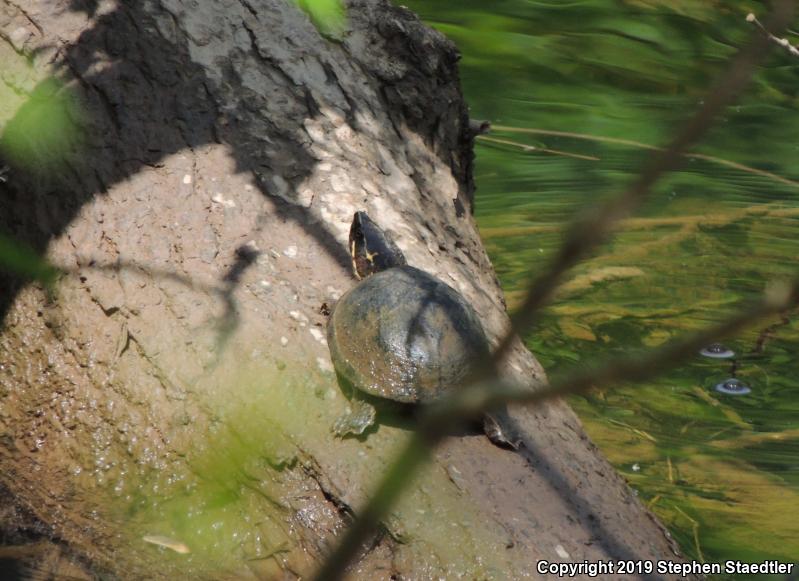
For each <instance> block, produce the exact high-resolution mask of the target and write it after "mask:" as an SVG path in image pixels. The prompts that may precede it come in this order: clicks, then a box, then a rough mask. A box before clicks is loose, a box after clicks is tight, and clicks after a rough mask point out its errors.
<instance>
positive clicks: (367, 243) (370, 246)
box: [350, 212, 405, 280]
mask: <svg viewBox="0 0 799 581" xmlns="http://www.w3.org/2000/svg"><path fill="white" fill-rule="evenodd" d="M350 257H351V258H352V269H353V271H354V272H355V276H356V277H357V278H358V279H359V280H360V279H363V278H366V277H367V276H369V275H370V274H374V273H376V272H380V271H381V270H387V269H389V268H393V267H395V266H401V265H403V264H405V256H403V254H402V251H401V250H400V249H399V248H397V245H396V244H394V241H393V240H391V239H390V238H389V237H388V236H386V233H385V232H383V231H382V230H381V229H380V228H379V227H378V225H377V224H375V223H374V222H373V221H372V219H371V218H370V217H369V216H367V215H366V212H355V217H354V218H353V219H352V226H351V227H350Z"/></svg>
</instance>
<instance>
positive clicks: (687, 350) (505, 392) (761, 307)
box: [315, 280, 799, 581]
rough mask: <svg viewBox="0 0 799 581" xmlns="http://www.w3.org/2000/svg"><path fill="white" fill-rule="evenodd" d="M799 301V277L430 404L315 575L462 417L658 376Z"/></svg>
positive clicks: (364, 530)
mask: <svg viewBox="0 0 799 581" xmlns="http://www.w3.org/2000/svg"><path fill="white" fill-rule="evenodd" d="M797 302H799V280H797V281H796V282H795V283H793V284H791V285H781V286H778V287H776V288H774V289H772V291H771V292H768V293H766V295H765V297H764V298H763V300H761V301H760V302H759V303H756V304H755V305H753V306H751V307H749V308H747V309H743V310H742V311H741V312H740V313H739V314H737V315H735V316H733V317H731V318H730V319H728V320H726V321H723V322H722V323H719V324H717V325H715V326H712V327H710V328H708V329H706V330H704V331H701V332H699V333H696V334H694V335H692V336H690V337H688V338H686V339H682V340H677V341H674V342H672V343H669V344H667V345H665V346H664V347H661V348H660V349H657V350H655V351H652V352H650V353H648V354H645V355H641V356H628V357H624V358H620V359H616V360H612V361H610V362H609V363H606V364H604V365H602V366H601V367H599V368H594V369H591V368H586V369H581V370H577V371H574V372H572V373H570V374H568V375H566V376H565V377H563V378H562V379H553V380H552V382H551V383H550V384H549V386H547V387H544V388H542V389H539V390H537V391H530V390H529V389H527V388H526V387H525V386H518V385H511V384H509V383H505V382H500V381H498V380H493V381H489V382H483V383H474V384H471V385H469V386H467V387H466V388H464V389H463V390H461V391H458V392H456V393H454V394H453V395H452V396H451V397H448V398H447V399H446V400H442V401H440V402H438V403H437V404H436V405H433V406H431V407H430V408H429V409H428V410H427V413H426V414H425V415H424V416H423V417H422V419H421V421H420V423H419V426H418V429H417V430H416V431H415V432H414V433H413V435H412V436H411V439H410V441H409V443H408V444H407V446H406V447H405V448H404V449H403V450H402V451H401V452H400V454H399V456H398V457H397V459H396V460H395V461H394V463H393V464H392V465H391V466H390V467H389V470H388V472H387V473H386V474H385V475H384V476H383V478H382V479H381V481H380V484H379V485H378V487H377V489H376V492H375V493H374V494H373V495H372V496H371V497H370V499H369V501H368V502H367V504H366V506H365V507H364V508H363V509H362V510H361V511H359V513H358V518H356V520H355V521H354V522H353V524H352V525H351V527H350V528H349V529H348V530H347V532H346V533H345V534H344V537H343V538H342V540H341V542H340V544H339V545H338V546H337V547H336V549H335V551H334V552H333V553H332V554H331V555H330V556H329V557H328V559H327V560H326V561H325V562H324V563H323V565H322V568H321V569H320V570H319V571H318V572H317V573H316V576H315V579H317V580H319V581H321V580H325V581H327V580H335V579H340V578H341V577H342V576H343V574H344V570H345V568H346V566H347V565H348V564H349V562H350V560H351V559H352V558H353V557H354V556H355V555H356V554H357V552H358V550H359V549H360V547H361V545H362V543H363V542H364V540H365V539H366V538H367V537H368V535H369V534H370V533H371V532H372V531H373V530H374V529H375V528H376V527H377V526H378V524H379V523H380V520H381V519H382V518H383V516H384V515H385V514H386V513H387V511H388V509H389V508H390V507H391V505H392V504H393V503H394V502H395V501H396V500H397V498H398V497H399V495H400V493H401V492H402V490H403V488H404V487H405V485H406V483H407V482H408V480H409V479H410V478H412V477H413V475H414V474H415V473H416V472H417V471H418V470H419V468H420V467H421V466H422V465H423V464H424V462H426V461H427V460H428V458H429V457H430V455H431V454H432V451H433V449H434V448H435V446H436V445H437V444H439V443H440V442H441V441H442V440H443V439H444V438H445V437H446V436H447V435H448V434H450V433H452V432H453V430H454V429H455V428H456V427H457V426H458V425H459V424H460V422H462V421H463V419H464V418H470V417H475V416H476V415H478V414H479V413H480V412H482V411H485V410H490V409H492V408H496V407H498V406H499V405H502V404H505V403H523V404H534V403H541V402H544V401H547V400H550V399H555V398H559V397H562V396H564V395H568V394H573V393H579V392H584V391H587V390H589V389H591V388H595V387H597V388H599V387H604V386H608V385H612V384H617V383H620V382H642V381H644V380H647V379H650V378H652V377H656V376H657V375H659V374H660V373H661V372H662V371H663V370H664V369H667V368H669V367H672V366H673V365H675V364H676V363H678V362H680V361H683V360H684V359H687V358H688V357H692V356H695V355H696V353H697V352H698V351H699V350H700V349H701V348H702V347H703V346H705V345H707V344H709V343H712V342H713V341H717V340H719V339H721V338H724V337H726V336H728V335H731V334H733V333H736V332H738V331H740V330H741V329H743V328H744V327H746V326H748V325H750V324H752V323H753V322H755V321H757V320H759V319H761V318H763V317H766V316H769V315H771V314H773V313H776V312H779V311H780V310H782V309H785V308H788V307H790V306H791V305H795V304H797Z"/></svg>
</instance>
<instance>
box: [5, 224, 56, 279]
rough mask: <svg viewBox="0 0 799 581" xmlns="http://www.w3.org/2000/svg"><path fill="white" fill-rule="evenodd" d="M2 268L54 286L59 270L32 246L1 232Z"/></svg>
mask: <svg viewBox="0 0 799 581" xmlns="http://www.w3.org/2000/svg"><path fill="white" fill-rule="evenodd" d="M0 270H4V271H6V272H12V273H14V274H18V275H21V276H23V277H25V278H30V279H35V280H38V281H39V282H41V283H42V284H44V285H45V286H47V287H52V285H53V283H55V280H56V277H57V276H58V270H57V269H56V268H54V267H53V266H51V265H50V264H48V263H47V261H46V260H44V259H42V258H41V257H40V256H39V255H37V254H36V253H35V252H34V251H33V250H31V249H30V248H28V247H26V246H24V245H22V244H20V243H19V242H17V241H15V240H12V239H11V238H9V237H7V236H4V235H2V234H0Z"/></svg>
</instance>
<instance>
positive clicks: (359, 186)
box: [0, 0, 675, 579]
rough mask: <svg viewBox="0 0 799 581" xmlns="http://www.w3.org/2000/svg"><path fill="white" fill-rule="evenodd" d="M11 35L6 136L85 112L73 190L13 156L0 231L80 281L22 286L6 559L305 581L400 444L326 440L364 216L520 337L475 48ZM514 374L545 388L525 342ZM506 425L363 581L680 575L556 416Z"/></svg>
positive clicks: (222, 20) (463, 453)
mask: <svg viewBox="0 0 799 581" xmlns="http://www.w3.org/2000/svg"><path fill="white" fill-rule="evenodd" d="M0 10H2V12H1V13H0V14H1V15H0V38H1V39H2V42H0V55H2V57H3V58H2V60H3V62H8V63H12V64H10V65H9V71H8V72H7V74H6V75H5V76H4V77H3V82H4V83H5V86H4V87H3V88H2V90H3V91H4V92H6V93H8V94H9V95H16V97H15V98H16V101H14V99H13V98H10V100H9V101H8V102H9V103H11V105H9V107H11V108H10V109H9V111H10V112H11V113H13V115H14V116H13V117H11V118H10V119H9V120H8V121H7V123H6V125H5V127H4V140H5V141H6V142H7V141H8V140H9V139H12V138H13V136H15V135H16V136H17V138H19V135H20V134H21V133H23V132H24V131H27V130H28V129H29V127H30V123H23V122H22V121H23V120H29V119H30V118H34V119H35V118H36V115H35V111H32V110H31V107H36V102H35V100H29V101H25V98H26V97H27V96H28V95H31V94H36V92H37V88H41V87H43V86H46V83H48V82H49V80H48V79H49V78H50V77H51V76H54V77H55V78H57V79H58V80H59V81H60V82H61V83H62V84H63V87H62V88H61V89H59V90H58V94H59V95H67V94H69V95H73V96H74V101H69V100H66V101H65V102H66V103H68V104H67V105H65V111H66V113H65V118H66V119H68V120H69V125H70V129H69V136H70V139H69V147H68V148H67V151H66V152H61V153H59V155H63V159H60V160H59V163H58V164H51V163H49V162H50V161H52V160H51V158H52V156H53V152H52V151H50V150H48V149H47V148H46V147H44V146H40V142H39V141H37V140H36V139H30V140H28V141H30V143H29V145H28V146H27V148H26V149H25V150H24V151H25V155H24V156H19V155H18V154H17V155H16V157H15V156H13V155H10V154H7V155H6V157H7V160H6V161H7V162H8V163H9V164H10V165H11V171H10V172H9V175H8V181H7V183H4V184H0V186H1V187H2V189H3V198H2V202H0V203H2V204H3V206H2V213H0V214H1V215H0V228H2V230H3V231H5V232H7V233H8V234H10V235H12V236H13V237H14V238H15V239H18V240H21V241H23V242H24V243H26V244H27V245H29V246H31V247H33V248H34V249H35V250H37V251H38V252H40V253H42V254H46V255H47V256H48V257H49V258H50V259H51V260H52V261H53V262H54V263H55V264H57V265H59V266H62V267H64V268H67V269H69V270H71V271H74V272H76V273H78V274H77V275H76V276H67V277H64V278H63V279H62V280H61V281H60V283H59V285H58V289H57V296H56V298H55V300H54V301H48V300H47V298H46V297H45V296H44V293H43V292H42V291H41V290H40V289H38V288H37V287H36V286H35V285H27V286H26V285H25V284H23V283H22V282H21V281H19V280H16V279H13V278H9V277H6V278H5V279H4V280H3V286H2V289H3V290H2V304H0V308H2V314H3V320H4V328H3V334H2V336H0V360H2V362H3V365H2V367H0V377H2V388H0V398H1V399H0V410H1V411H0V434H1V435H2V439H0V462H2V471H1V473H0V483H1V484H2V485H3V486H5V487H6V488H7V490H8V492H9V494H10V495H12V496H13V498H14V499H15V502H16V503H17V505H18V506H20V507H24V509H25V511H26V514H29V517H28V518H25V519H22V518H18V517H17V516H14V514H16V513H14V514H11V513H8V514H6V515H4V518H3V524H4V529H5V530H6V531H9V533H8V534H11V532H14V533H15V534H17V535H22V534H23V533H24V532H25V531H28V533H27V535H28V536H25V535H23V536H22V537H19V536H17V537H14V540H11V541H10V542H12V543H19V542H21V541H20V539H23V538H25V539H31V538H37V539H39V538H41V539H45V540H46V541H48V542H52V543H56V544H57V546H58V547H62V548H63V549H64V550H68V551H69V553H70V555H72V557H71V558H74V559H75V561H74V562H75V563H78V562H80V563H88V564H90V566H89V565H86V566H85V567H84V569H83V571H84V574H85V575H92V574H95V573H98V572H102V573H109V574H111V575H114V576H118V577H121V578H140V577H141V578H145V577H146V578H174V577H175V576H179V577H186V576H188V575H197V576H199V577H201V578H221V577H224V576H225V575H229V576H232V577H235V578H295V577H299V576H306V575H307V574H308V573H309V571H311V570H312V569H313V567H314V566H315V563H317V562H318V560H319V559H320V558H321V556H322V555H323V554H324V553H325V551H326V550H327V547H328V545H329V543H330V542H331V539H332V538H333V537H334V535H336V534H338V533H339V532H340V531H341V530H342V528H343V527H345V526H346V524H347V522H348V521H349V519H350V516H351V514H352V513H353V512H357V510H358V506H360V505H362V503H363V501H364V499H365V498H366V496H367V495H368V493H369V491H370V489H371V487H372V486H373V484H374V482H375V476H376V475H377V474H379V473H380V472H381V470H382V469H384V468H385V466H386V465H387V463H388V462H389V461H390V459H391V457H392V453H393V452H394V451H395V450H396V448H397V443H398V442H400V441H402V440H403V439H404V438H405V437H407V432H408V430H409V429H411V426H409V425H407V424H403V423H402V422H399V423H396V424H392V425H388V424H385V425H380V426H379V428H378V429H377V430H376V431H374V432H373V433H371V434H369V435H368V436H367V437H365V438H362V439H344V440H336V439H334V438H333V437H332V436H331V434H330V426H331V425H332V423H333V421H334V419H335V418H336V417H338V416H339V415H341V413H342V412H343V411H344V409H345V408H346V406H347V405H348V404H347V401H346V398H345V397H344V396H343V394H342V393H341V392H340V390H339V388H338V385H337V383H336V381H335V377H334V375H333V373H332V367H331V365H330V361H329V355H328V351H327V347H326V344H325V341H324V327H325V324H326V317H325V312H326V310H327V309H326V307H328V306H330V305H332V304H333V303H334V302H335V300H336V299H337V298H338V296H340V295H341V293H342V292H343V291H345V290H346V289H347V288H348V287H349V286H351V285H352V284H353V281H352V279H351V277H350V275H349V258H348V254H347V249H346V236H347V231H348V228H349V224H350V221H351V218H352V214H353V212H354V211H355V210H366V211H368V212H369V214H370V215H371V216H372V217H374V218H375V219H376V220H377V221H378V222H380V224H381V226H383V227H384V228H386V229H387V230H388V231H389V232H390V234H391V235H392V236H393V237H394V238H395V239H396V240H397V241H398V243H399V245H400V247H401V248H402V250H403V252H404V253H405V255H406V257H407V258H408V261H409V263H410V264H412V265H414V266H417V267H419V268H422V269H424V270H427V271H429V272H433V273H436V274H437V275H438V276H440V277H441V278H442V279H443V280H445V281H446V282H447V283H448V284H450V285H451V286H453V287H454V288H456V289H458V290H459V291H460V292H462V293H463V294H464V295H465V296H466V297H467V298H468V299H469V300H470V301H471V302H472V304H473V306H474V307H475V310H476V311H477V313H478V314H479V315H480V317H481V319H482V321H483V323H484V326H485V327H486V331H487V332H488V334H489V336H490V337H491V339H492V341H494V342H495V341H496V339H497V337H499V336H501V335H502V334H503V332H504V331H505V330H506V329H507V318H506V315H505V312H504V301H503V299H502V295H501V291H500V289H499V285H498V283H497V280H496V277H495V275H494V271H493V269H492V267H491V264H490V262H489V260H488V258H487V256H486V254H485V252H484V249H483V247H482V245H481V243H480V240H479V236H478V234H477V231H476V228H475V225H474V222H473V219H472V217H471V212H470V208H471V205H472V193H473V182H472V171H471V170H472V134H471V133H470V130H469V123H468V118H467V113H466V106H465V104H464V102H463V98H462V95H461V92H460V86H459V81H458V76H457V69H456V62H457V59H458V54H457V51H456V50H455V48H454V46H453V45H452V44H451V43H450V42H449V41H447V40H446V39H445V38H444V37H443V36H441V35H440V34H438V33H436V32H434V31H431V30H430V29H428V28H426V27H425V26H423V25H422V24H421V23H420V22H419V21H418V20H417V18H416V17H415V16H414V15H412V14H411V13H410V12H408V11H407V10H405V9H402V8H396V7H393V6H391V5H390V4H389V3H387V2H383V1H351V2H349V3H348V14H349V19H350V22H349V27H348V29H347V31H346V32H345V33H344V35H343V37H342V38H341V39H338V40H331V39H325V38H323V37H321V36H320V35H319V34H318V32H317V31H316V29H315V28H314V27H313V25H312V24H311V23H310V22H309V20H308V18H307V17H306V16H305V15H304V14H303V13H302V12H300V11H299V10H298V9H297V8H296V7H294V5H293V4H291V3H288V2H283V1H281V0H241V1H237V2H222V1H214V2H199V3H198V2H186V1H181V0H158V1H155V2H149V3H138V2H131V3H126V2H114V1H110V0H108V1H103V2H92V1H89V0H87V1H83V2H77V1H73V2H67V1H64V0H62V1H59V0H35V1H33V2H29V3H27V4H26V5H25V6H24V7H20V6H19V5H17V4H15V3H12V2H10V1H8V0H0ZM15 102H16V103H17V104H18V107H17V110H13V104H14V103H15ZM11 113H9V115H10V114H11ZM9 136H12V137H9ZM45 166H47V169H46V170H45V169H42V168H44V167H45ZM242 249H247V250H242ZM115 266H119V267H118V268H116V267H115ZM163 272H171V273H174V275H176V276H172V277H166V276H162V275H160V274H158V273H163ZM184 279H185V280H190V281H193V283H194V284H190V285H187V284H185V283H184V282H181V281H182V280H184ZM215 289H216V290H215ZM220 291H223V292H224V293H226V294H224V296H227V297H230V298H231V301H229V302H227V303H226V302H225V300H223V295H222V294H220ZM231 305H232V306H231ZM231 317H233V320H235V321H236V325H235V326H234V327H229V328H227V330H225V333H227V335H228V339H229V340H228V341H226V342H225V348H224V350H222V351H221V352H220V349H219V343H220V341H219V338H220V333H221V331H220V321H225V320H227V321H230V320H231ZM506 372H507V374H508V375H509V376H513V377H514V378H516V379H518V380H522V381H524V382H525V383H527V384H530V385H531V386H532V385H534V384H536V383H538V382H541V381H543V380H544V377H543V372H542V370H541V368H540V366H539V365H538V364H537V363H536V362H535V360H534V359H533V358H532V356H531V355H530V354H529V352H527V350H526V349H524V347H523V346H522V345H520V344H517V345H516V346H515V347H514V348H513V351H512V355H511V356H510V357H509V359H508V367H507V370H506ZM504 421H505V422H506V423H507V424H508V425H512V426H514V428H515V430H516V431H517V432H518V433H519V434H520V435H521V436H523V438H524V441H525V444H526V448H525V450H524V451H523V452H521V453H514V452H511V451H507V450H500V449H497V448H495V447H493V446H491V445H490V444H489V443H488V442H487V440H486V439H485V438H484V437H483V436H481V435H477V434H474V435H466V436H464V437H461V438H455V439H451V440H450V441H448V442H447V443H446V444H445V445H444V446H443V447H442V448H441V450H440V451H438V453H437V455H436V461H435V462H434V463H433V464H432V465H431V466H430V467H429V469H428V471H427V472H426V473H425V475H424V476H423V477H422V478H420V479H419V480H418V481H415V482H413V483H411V484H410V485H409V487H408V491H407V494H406V496H405V500H404V502H403V503H402V504H401V506H400V507H398V508H397V509H396V510H395V511H394V513H393V514H392V517H391V518H390V519H388V520H387V522H386V523H385V527H384V532H383V534H381V535H378V537H376V538H375V539H374V541H373V543H372V544H371V545H370V546H368V547H365V548H364V552H363V556H362V558H361V560H360V561H359V563H358V564H357V565H356V567H355V569H354V570H353V576H354V577H362V578H369V579H377V578H392V576H393V577H397V576H399V577H412V578H428V577H439V576H457V575H460V576H463V577H466V578H492V577H512V578H521V577H525V576H533V577H534V576H536V575H537V574H536V573H535V570H536V569H535V566H536V563H537V562H538V561H539V560H549V561H578V562H579V561H583V560H585V559H587V560H590V561H596V560H599V559H608V558H613V559H662V558H674V555H675V545H674V543H673V542H672V541H671V540H670V539H669V538H667V534H665V532H664V530H663V529H662V527H661V526H660V525H659V524H658V523H657V522H656V521H655V520H654V518H653V517H652V516H651V515H650V514H649V513H648V512H647V511H646V510H645V509H644V508H643V506H642V505H641V504H640V503H639V502H638V500H637V499H636V498H635V497H634V495H633V494H632V493H631V491H630V490H629V489H628V488H627V486H626V485H625V483H624V482H623V481H622V479H621V478H620V477H618V476H617V475H616V473H615V472H614V471H613V469H612V468H611V467H610V466H609V465H608V464H607V462H606V461H605V460H604V459H603V458H601V457H600V456H599V454H598V452H597V451H596V449H595V448H594V446H593V445H592V444H591V443H590V442H589V441H588V440H587V438H586V436H585V435H584V433H583V430H582V428H581V427H580V425H579V422H578V420H577V419H576V417H575V416H574V414H573V413H572V412H571V411H570V410H569V409H568V408H567V407H566V406H565V404H561V403H557V404H550V405H547V406H544V407H541V408H539V409H536V410H526V409H514V410H510V411H509V412H508V413H507V416H506V417H505V418H504ZM32 523H35V524H32ZM7 538H9V539H10V538H11V537H7ZM183 548H185V549H186V551H188V552H186V551H183V550H182V549H183ZM71 562H72V561H70V563H71Z"/></svg>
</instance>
